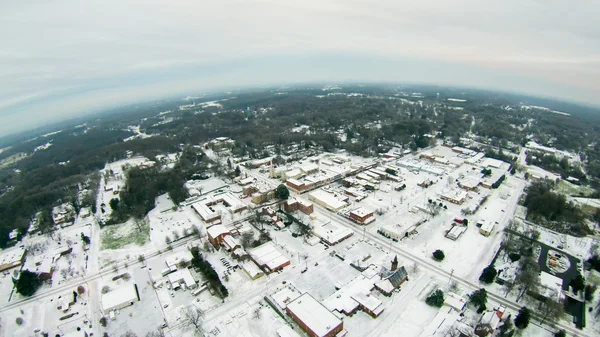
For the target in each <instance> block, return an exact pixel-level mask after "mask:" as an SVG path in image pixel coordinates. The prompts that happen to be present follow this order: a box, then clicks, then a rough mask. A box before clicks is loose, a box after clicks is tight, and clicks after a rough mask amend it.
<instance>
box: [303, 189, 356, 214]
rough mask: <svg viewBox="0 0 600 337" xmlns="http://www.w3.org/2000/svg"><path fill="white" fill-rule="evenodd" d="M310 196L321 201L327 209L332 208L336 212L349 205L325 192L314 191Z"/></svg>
mask: <svg viewBox="0 0 600 337" xmlns="http://www.w3.org/2000/svg"><path fill="white" fill-rule="evenodd" d="M309 196H311V197H312V198H314V199H315V200H318V201H320V202H321V203H322V204H324V205H326V207H329V208H332V209H335V210H337V209H340V208H342V207H345V206H346V205H348V204H347V203H346V202H344V201H341V200H340V199H338V198H337V197H336V196H335V195H333V194H331V193H328V192H325V191H323V190H316V191H312V192H310V194H309Z"/></svg>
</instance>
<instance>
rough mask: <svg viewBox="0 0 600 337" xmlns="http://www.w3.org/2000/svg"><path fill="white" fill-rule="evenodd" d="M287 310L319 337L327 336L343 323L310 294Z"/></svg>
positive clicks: (294, 302)
mask: <svg viewBox="0 0 600 337" xmlns="http://www.w3.org/2000/svg"><path fill="white" fill-rule="evenodd" d="M287 308H288V309H289V310H290V311H291V312H293V313H294V315H295V316H296V317H298V319H300V320H301V321H302V322H303V323H304V324H306V326H307V327H308V328H309V329H310V330H312V331H313V332H314V333H315V334H316V335H317V336H318V337H322V336H325V335H327V334H328V333H329V332H331V331H332V330H333V329H335V327H337V326H338V325H340V324H341V323H342V321H341V320H340V319H339V318H337V317H336V316H335V315H334V314H333V313H332V312H331V311H329V310H327V308H325V306H323V304H321V303H320V302H319V301H317V300H316V299H314V297H312V296H311V295H310V294H308V293H306V294H304V295H302V296H300V297H299V298H297V299H296V300H295V301H293V302H292V303H290V304H289V305H288V306H287Z"/></svg>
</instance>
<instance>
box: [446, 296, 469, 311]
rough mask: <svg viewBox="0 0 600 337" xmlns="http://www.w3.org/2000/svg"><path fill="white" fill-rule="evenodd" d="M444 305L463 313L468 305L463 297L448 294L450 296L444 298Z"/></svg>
mask: <svg viewBox="0 0 600 337" xmlns="http://www.w3.org/2000/svg"><path fill="white" fill-rule="evenodd" d="M444 304H445V305H447V306H449V307H451V308H454V309H455V310H458V311H461V310H462V309H463V308H464V307H465V305H466V304H467V301H466V300H465V299H464V298H463V297H461V296H458V295H456V294H454V293H448V295H447V296H446V297H445V298H444Z"/></svg>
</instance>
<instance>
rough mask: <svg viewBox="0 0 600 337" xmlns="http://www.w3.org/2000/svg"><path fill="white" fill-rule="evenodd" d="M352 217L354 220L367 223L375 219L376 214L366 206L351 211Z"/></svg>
mask: <svg viewBox="0 0 600 337" xmlns="http://www.w3.org/2000/svg"><path fill="white" fill-rule="evenodd" d="M349 216H350V219H352V220H354V222H356V223H358V224H361V225H366V224H368V223H370V222H373V221H375V215H374V214H373V212H370V211H367V210H366V209H364V208H362V207H361V208H357V209H355V210H353V211H350V213H349Z"/></svg>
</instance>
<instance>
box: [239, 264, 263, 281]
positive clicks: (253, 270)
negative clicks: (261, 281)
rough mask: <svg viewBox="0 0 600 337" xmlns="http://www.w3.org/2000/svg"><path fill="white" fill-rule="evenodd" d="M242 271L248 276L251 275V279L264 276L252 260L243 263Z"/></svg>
mask: <svg viewBox="0 0 600 337" xmlns="http://www.w3.org/2000/svg"><path fill="white" fill-rule="evenodd" d="M242 269H244V271H245V272H246V273H248V275H250V277H251V278H255V277H257V276H258V275H260V274H262V270H260V268H259V267H258V266H257V265H256V263H254V261H251V260H248V261H245V262H244V263H242Z"/></svg>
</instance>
